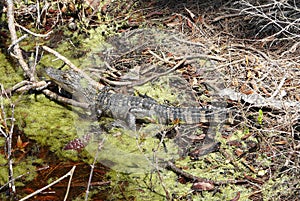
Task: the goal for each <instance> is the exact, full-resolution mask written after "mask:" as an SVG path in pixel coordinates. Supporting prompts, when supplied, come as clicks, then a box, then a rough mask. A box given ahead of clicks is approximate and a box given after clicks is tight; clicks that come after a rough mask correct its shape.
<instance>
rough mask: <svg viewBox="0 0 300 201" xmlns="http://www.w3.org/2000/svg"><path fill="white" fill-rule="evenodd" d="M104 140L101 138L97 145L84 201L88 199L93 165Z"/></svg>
mask: <svg viewBox="0 0 300 201" xmlns="http://www.w3.org/2000/svg"><path fill="white" fill-rule="evenodd" d="M104 140H105V138H103V139H102V141H101V142H100V143H99V144H98V145H99V146H98V148H97V151H96V154H95V157H94V161H93V164H92V165H91V172H90V176H89V181H88V185H87V187H86V194H85V199H84V200H85V201H87V200H88V198H89V190H90V187H91V182H92V177H93V172H94V168H95V163H96V161H97V159H98V154H99V151H100V150H101V149H102V146H103V142H104Z"/></svg>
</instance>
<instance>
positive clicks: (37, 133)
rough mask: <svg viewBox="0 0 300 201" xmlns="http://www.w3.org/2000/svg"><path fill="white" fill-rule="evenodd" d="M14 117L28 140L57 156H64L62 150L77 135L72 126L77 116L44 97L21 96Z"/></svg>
mask: <svg viewBox="0 0 300 201" xmlns="http://www.w3.org/2000/svg"><path fill="white" fill-rule="evenodd" d="M15 116H16V120H17V124H19V125H22V127H24V132H25V133H26V135H27V136H28V137H29V138H31V139H33V140H36V141H37V142H38V143H39V144H41V145H43V146H49V148H50V150H51V151H52V152H55V153H56V154H57V155H58V156H64V155H65V151H62V148H63V147H64V146H65V145H66V144H67V143H68V142H69V141H70V140H71V139H73V138H75V137H76V134H77V133H76V129H75V126H74V125H75V120H76V118H77V115H76V114H74V113H73V112H72V110H68V109H66V108H64V107H63V106H60V105H58V104H57V103H55V102H53V101H50V100H49V99H47V98H45V96H44V95H30V96H23V97H22V99H21V100H20V102H19V103H18V105H17V106H16V111H15ZM68 156H69V157H70V155H68ZM72 159H74V160H76V159H77V158H72Z"/></svg>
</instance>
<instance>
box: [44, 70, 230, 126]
mask: <svg viewBox="0 0 300 201" xmlns="http://www.w3.org/2000/svg"><path fill="white" fill-rule="evenodd" d="M45 71H46V74H47V75H48V76H49V77H50V79H52V80H53V81H54V82H55V83H56V84H58V85H60V86H61V87H62V88H63V89H64V90H66V91H68V92H70V93H72V94H73V96H74V97H75V99H77V100H78V101H81V102H85V103H88V104H89V105H90V108H92V109H93V108H94V109H95V110H96V111H97V114H99V116H101V115H106V116H109V117H112V118H114V119H118V120H122V121H125V122H126V124H127V126H128V127H129V129H132V130H136V120H137V119H141V120H145V119H147V118H150V119H151V120H153V121H154V122H157V123H160V124H171V123H173V122H178V121H179V122H180V123H184V124H197V123H200V122H201V123H208V122H221V121H222V120H224V119H222V118H221V117H222V115H224V114H225V111H224V110H223V111H222V110H220V109H219V111H212V110H209V109H204V108H198V107H172V106H168V105H162V104H159V103H157V102H156V101H155V100H154V99H151V98H143V97H139V96H129V95H124V94H116V93H111V92H108V91H107V90H103V89H102V90H99V89H96V87H94V86H92V85H91V84H90V83H89V82H88V81H87V80H86V79H85V78H84V77H83V76H81V75H80V74H79V73H77V72H75V71H74V70H66V71H62V70H58V69H54V68H46V69H45Z"/></svg>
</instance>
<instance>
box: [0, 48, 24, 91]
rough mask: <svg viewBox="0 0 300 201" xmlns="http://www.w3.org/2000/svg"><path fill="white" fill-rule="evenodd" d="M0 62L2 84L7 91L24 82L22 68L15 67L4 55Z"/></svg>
mask: <svg viewBox="0 0 300 201" xmlns="http://www.w3.org/2000/svg"><path fill="white" fill-rule="evenodd" d="M0 61H1V62H0V75H1V76H0V83H1V84H3V85H4V88H5V89H8V88H10V87H12V86H14V85H15V84H17V83H18V82H20V81H22V80H23V76H22V75H23V74H22V70H21V68H15V67H13V66H12V65H11V64H10V63H9V61H8V60H7V59H6V56H5V55H4V54H2V53H0ZM3 75H5V76H3Z"/></svg>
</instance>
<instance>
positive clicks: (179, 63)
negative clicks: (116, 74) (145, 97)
mask: <svg viewBox="0 0 300 201" xmlns="http://www.w3.org/2000/svg"><path fill="white" fill-rule="evenodd" d="M185 61H186V59H185V58H184V59H182V60H181V61H179V62H178V63H177V64H176V65H175V66H174V67H173V68H171V69H169V70H167V71H165V72H163V73H159V74H155V75H153V76H151V77H149V78H146V79H144V80H141V81H138V82H135V83H132V84H131V85H128V87H133V86H138V85H143V84H145V83H147V82H149V81H151V80H153V79H157V78H159V77H161V76H164V75H167V74H169V73H171V72H173V71H175V70H176V69H177V68H178V67H179V66H181V65H182V64H183V63H184V62H185Z"/></svg>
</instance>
